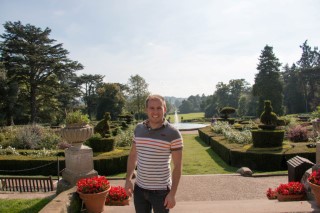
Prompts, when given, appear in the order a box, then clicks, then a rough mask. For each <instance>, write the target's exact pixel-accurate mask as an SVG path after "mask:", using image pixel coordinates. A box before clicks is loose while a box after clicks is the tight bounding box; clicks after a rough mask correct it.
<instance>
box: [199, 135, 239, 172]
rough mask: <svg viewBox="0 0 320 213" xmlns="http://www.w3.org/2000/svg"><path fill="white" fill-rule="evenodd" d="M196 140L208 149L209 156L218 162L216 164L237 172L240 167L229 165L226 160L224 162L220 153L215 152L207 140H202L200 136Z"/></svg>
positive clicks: (226, 169) (228, 170)
mask: <svg viewBox="0 0 320 213" xmlns="http://www.w3.org/2000/svg"><path fill="white" fill-rule="evenodd" d="M195 140H196V141H197V142H198V143H199V144H200V145H201V146H202V147H205V148H208V149H206V152H207V153H208V154H209V156H210V157H211V158H212V160H214V162H216V164H217V165H218V166H219V167H221V168H222V169H223V170H225V171H227V172H230V173H236V172H237V170H238V168H236V167H232V166H230V165H228V164H227V163H226V162H224V161H223V160H222V159H221V158H220V157H219V155H217V153H215V152H214V151H213V150H212V149H211V147H210V146H209V145H207V144H206V143H205V142H203V140H201V138H200V137H199V136H196V137H195Z"/></svg>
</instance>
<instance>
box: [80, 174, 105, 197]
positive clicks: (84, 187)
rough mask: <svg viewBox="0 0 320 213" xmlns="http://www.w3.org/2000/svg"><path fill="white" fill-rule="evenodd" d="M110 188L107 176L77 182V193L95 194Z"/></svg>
mask: <svg viewBox="0 0 320 213" xmlns="http://www.w3.org/2000/svg"><path fill="white" fill-rule="evenodd" d="M109 188H110V183H109V181H108V180H107V178H106V177H105V176H95V177H89V178H83V179H80V180H78V182H77V191H78V192H81V193H84V194H95V193H99V192H103V191H105V190H107V189H109Z"/></svg>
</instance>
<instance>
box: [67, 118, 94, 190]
mask: <svg viewBox="0 0 320 213" xmlns="http://www.w3.org/2000/svg"><path fill="white" fill-rule="evenodd" d="M92 135H93V128H92V127H91V126H89V125H86V124H85V125H67V126H66V127H65V128H63V129H62V130H61V137H62V138H64V139H65V140H66V141H67V142H68V143H70V144H71V145H72V146H71V147H69V148H68V149H66V150H65V164H66V168H65V169H64V170H63V172H62V178H63V179H64V180H66V181H67V182H68V183H69V184H70V185H71V186H74V185H76V183H77V181H78V180H79V179H81V178H87V177H92V176H97V175H98V173H97V171H95V170H94V165H93V151H92V149H91V148H90V147H88V146H84V145H82V144H83V142H84V141H86V140H87V139H88V138H90V137H91V136H92Z"/></svg>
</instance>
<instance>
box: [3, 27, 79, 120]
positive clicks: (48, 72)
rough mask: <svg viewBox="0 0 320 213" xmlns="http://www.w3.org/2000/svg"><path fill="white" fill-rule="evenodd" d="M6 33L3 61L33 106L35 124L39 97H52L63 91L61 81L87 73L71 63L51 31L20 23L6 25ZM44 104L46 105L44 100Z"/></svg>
mask: <svg viewBox="0 0 320 213" xmlns="http://www.w3.org/2000/svg"><path fill="white" fill-rule="evenodd" d="M4 28H5V33H3V34H2V35H1V36H0V37H1V38H2V39H4V41H3V42H1V46H0V52H1V61H2V62H3V63H4V65H5V68H6V70H7V76H8V78H9V79H10V80H12V81H16V82H17V83H18V84H19V88H23V89H24V95H25V96H26V98H27V100H28V102H29V109H30V122H31V123H35V121H36V119H37V114H38V106H39V101H40V99H39V97H40V96H42V97H47V98H49V97H52V96H55V95H56V91H59V90H58V88H59V87H60V82H59V81H60V80H63V79H66V78H70V77H73V76H75V71H77V70H80V69H83V66H82V65H81V64H80V63H78V62H77V61H72V60H70V59H69V58H68V57H67V55H68V54H69V52H68V51H67V50H65V49H64V48H63V47H62V44H56V43H55V42H56V41H55V40H54V39H50V38H49V35H50V33H51V29H49V28H45V29H44V30H42V29H41V28H37V27H35V26H33V25H30V24H27V25H23V24H21V22H20V21H18V22H14V23H12V22H6V23H5V24H4ZM42 101H46V100H45V99H42Z"/></svg>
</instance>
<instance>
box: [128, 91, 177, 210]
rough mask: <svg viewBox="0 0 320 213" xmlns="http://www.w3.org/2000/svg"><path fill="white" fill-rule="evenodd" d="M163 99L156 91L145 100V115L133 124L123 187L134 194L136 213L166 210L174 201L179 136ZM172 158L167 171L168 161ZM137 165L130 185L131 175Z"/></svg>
mask: <svg viewBox="0 0 320 213" xmlns="http://www.w3.org/2000/svg"><path fill="white" fill-rule="evenodd" d="M166 110H167V108H166V103H165V100H164V98H163V97H162V96H160V95H150V96H149V97H148V98H147V100H146V112H147V115H148V119H147V120H145V121H144V122H142V123H139V124H138V125H137V126H136V129H135V131H134V140H133V143H132V147H131V151H130V154H129V157H128V163H127V176H126V183H125V189H126V192H127V193H128V195H129V196H132V194H133V195H134V205H135V210H136V212H137V213H151V210H152V209H153V211H154V213H158V212H169V209H171V208H173V207H174V206H175V205H176V200H175V195H176V192H177V189H178V184H179V181H180V177H181V172H182V147H183V140H182V137H181V134H180V132H179V131H178V130H177V129H176V128H174V127H173V126H172V125H171V124H170V123H169V122H168V121H167V120H165V118H164V115H165V113H166ZM171 158H172V161H173V171H172V175H171V169H170V161H171ZM136 166H137V177H136V181H135V185H134V186H133V182H132V175H133V172H134V170H135V168H136Z"/></svg>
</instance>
